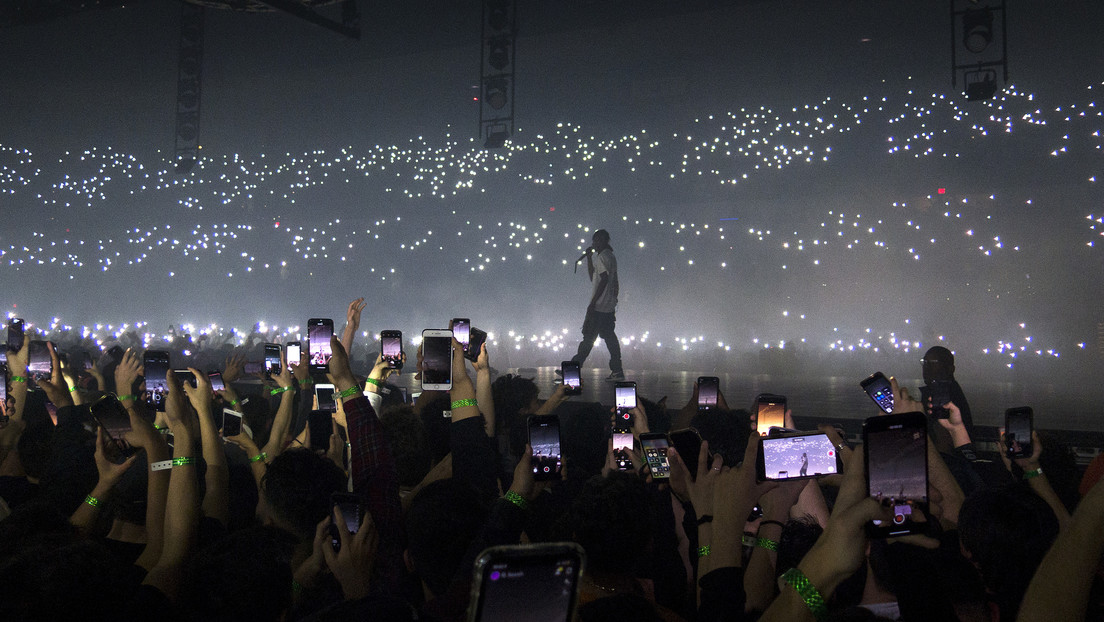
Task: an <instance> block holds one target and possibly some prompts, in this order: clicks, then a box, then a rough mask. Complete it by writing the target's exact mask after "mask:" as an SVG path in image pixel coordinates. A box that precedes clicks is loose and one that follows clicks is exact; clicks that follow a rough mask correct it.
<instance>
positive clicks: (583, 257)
mask: <svg viewBox="0 0 1104 622" xmlns="http://www.w3.org/2000/svg"><path fill="white" fill-rule="evenodd" d="M593 252H594V247H593V246H588V247H587V249H586V250H585V251H583V254H582V255H580V256H579V258H578V259H576V260H575V263H579V262H580V261H582V260H584V259H586V258H587V257H589V256H590V254H591V253H593Z"/></svg>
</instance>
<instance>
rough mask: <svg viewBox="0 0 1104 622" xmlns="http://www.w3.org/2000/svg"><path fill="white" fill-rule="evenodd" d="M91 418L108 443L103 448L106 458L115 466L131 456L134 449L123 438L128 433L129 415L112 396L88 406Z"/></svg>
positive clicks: (105, 396)
mask: <svg viewBox="0 0 1104 622" xmlns="http://www.w3.org/2000/svg"><path fill="white" fill-rule="evenodd" d="M90 410H91V411H92V418H93V419H95V420H96V423H97V424H98V425H99V426H100V427H101V428H103V431H104V434H105V435H106V436H107V440H108V443H107V445H105V446H104V450H105V451H107V457H108V459H109V460H111V461H112V462H114V463H115V464H120V463H122V461H123V460H125V459H126V458H127V457H129V456H131V455H133V454H134V453H135V451H136V449H135V448H133V447H131V446H130V443H128V442H127V441H126V439H125V438H124V437H125V436H126V433H127V432H130V415H128V414H127V411H126V408H125V407H124V406H123V404H122V403H121V402H120V401H119V400H118V398H116V397H115V396H114V395H102V396H100V398H99V399H97V400H96V401H95V402H92V405H91V406H90Z"/></svg>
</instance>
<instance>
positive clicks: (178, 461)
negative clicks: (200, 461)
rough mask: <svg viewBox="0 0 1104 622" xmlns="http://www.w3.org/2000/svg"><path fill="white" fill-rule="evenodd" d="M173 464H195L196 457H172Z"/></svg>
mask: <svg viewBox="0 0 1104 622" xmlns="http://www.w3.org/2000/svg"><path fill="white" fill-rule="evenodd" d="M172 463H173V466H185V465H188V464H195V458H191V457H189V456H181V457H180V458H173V459H172Z"/></svg>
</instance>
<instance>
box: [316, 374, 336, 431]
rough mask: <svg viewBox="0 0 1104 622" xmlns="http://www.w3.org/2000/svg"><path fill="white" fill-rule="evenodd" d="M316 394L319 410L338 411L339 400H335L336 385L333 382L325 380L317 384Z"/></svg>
mask: <svg viewBox="0 0 1104 622" xmlns="http://www.w3.org/2000/svg"><path fill="white" fill-rule="evenodd" d="M314 395H315V397H317V398H318V410H324V411H326V412H328V413H335V412H337V402H336V401H335V400H334V386H333V385H332V384H328V383H325V382H322V383H317V384H315V385H314ZM327 434H328V433H327Z"/></svg>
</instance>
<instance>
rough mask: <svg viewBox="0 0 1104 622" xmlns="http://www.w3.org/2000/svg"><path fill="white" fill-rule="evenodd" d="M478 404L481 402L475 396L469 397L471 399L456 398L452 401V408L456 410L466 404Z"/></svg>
mask: <svg viewBox="0 0 1104 622" xmlns="http://www.w3.org/2000/svg"><path fill="white" fill-rule="evenodd" d="M478 405H479V403H478V402H476V401H475V398H472V399H469V400H456V401H455V402H453V403H452V410H456V409H457V408H463V407H465V406H478Z"/></svg>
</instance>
